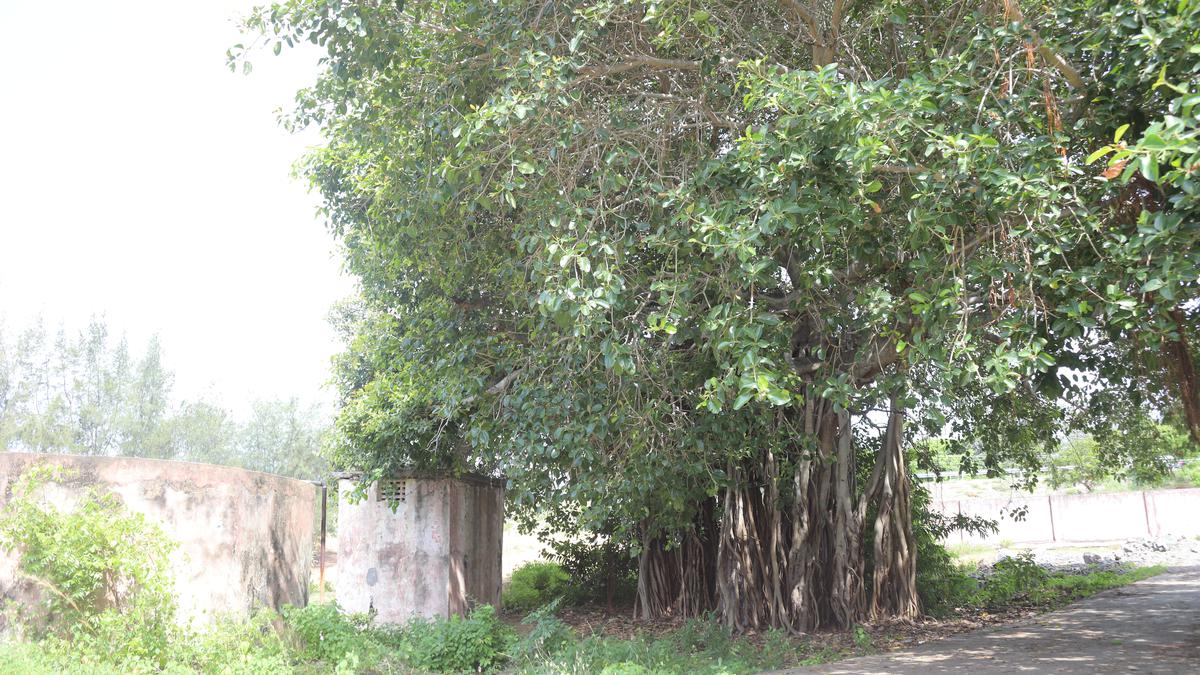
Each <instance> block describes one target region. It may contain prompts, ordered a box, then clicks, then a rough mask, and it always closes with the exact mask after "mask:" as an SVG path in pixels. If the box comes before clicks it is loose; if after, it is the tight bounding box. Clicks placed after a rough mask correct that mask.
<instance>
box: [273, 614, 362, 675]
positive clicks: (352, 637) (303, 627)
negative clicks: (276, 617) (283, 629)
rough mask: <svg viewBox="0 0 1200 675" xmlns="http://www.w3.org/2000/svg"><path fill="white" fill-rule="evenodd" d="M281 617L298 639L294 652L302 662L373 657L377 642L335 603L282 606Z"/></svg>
mask: <svg viewBox="0 0 1200 675" xmlns="http://www.w3.org/2000/svg"><path fill="white" fill-rule="evenodd" d="M283 618H284V621H286V622H287V626H288V628H289V629H290V630H291V631H292V633H293V635H294V636H295V637H296V639H297V641H298V642H299V644H298V654H297V656H298V657H299V658H300V659H302V660H304V661H306V662H319V663H323V664H326V665H337V664H340V663H343V662H345V661H347V660H353V661H356V662H367V663H371V662H374V661H375V660H376V658H377V653H378V651H379V645H378V643H376V642H375V641H374V640H373V639H372V637H371V635H370V634H369V632H367V631H364V630H361V629H360V628H361V626H360V625H356V624H355V623H354V622H353V620H352V617H350V616H347V615H346V614H344V613H342V611H341V610H339V609H338V607H337V605H335V604H323V605H321V604H312V605H308V606H307V607H291V606H288V607H284V608H283Z"/></svg>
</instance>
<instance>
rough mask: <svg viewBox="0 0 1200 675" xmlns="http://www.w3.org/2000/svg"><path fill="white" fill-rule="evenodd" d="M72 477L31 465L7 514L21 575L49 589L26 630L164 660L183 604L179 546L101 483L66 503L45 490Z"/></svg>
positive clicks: (120, 654) (5, 533)
mask: <svg viewBox="0 0 1200 675" xmlns="http://www.w3.org/2000/svg"><path fill="white" fill-rule="evenodd" d="M66 477H67V473H66V472H65V471H64V470H63V469H62V468H61V467H56V466H38V467H34V468H33V469H30V470H29V471H27V472H26V473H25V474H24V475H23V476H22V477H21V479H20V480H19V482H18V484H17V485H16V487H15V489H14V490H13V496H12V499H11V500H10V501H9V503H8V504H7V505H6V507H5V509H4V511H3V513H2V514H0V547H3V548H4V549H5V550H7V551H10V552H15V553H16V554H17V555H18V556H19V562H18V565H17V570H18V573H19V574H20V575H21V576H22V577H23V578H25V579H26V580H27V581H29V582H30V583H32V584H34V585H36V586H37V587H40V589H41V591H42V592H41V596H42V598H43V607H42V608H41V609H42V610H43V611H42V613H41V614H40V615H31V614H30V613H28V612H27V613H26V614H25V615H24V616H23V617H22V619H21V623H22V627H23V629H25V630H26V631H27V632H28V633H29V634H30V635H31V636H32V637H35V638H51V639H52V640H57V641H59V642H61V643H62V644H63V645H64V648H69V649H70V650H71V651H72V652H73V653H75V654H78V655H80V657H81V658H84V659H85V660H86V659H88V658H92V657H94V658H95V659H96V660H104V661H108V662H124V661H129V662H144V663H149V664H162V663H164V662H165V660H166V658H167V652H168V647H169V642H170V639H171V636H172V633H173V631H174V618H175V610H176V604H175V598H174V593H173V587H172V581H171V577H170V575H169V574H168V571H167V563H168V560H167V559H168V556H169V555H170V553H171V551H172V550H173V549H174V547H175V545H174V544H173V543H172V542H171V541H170V540H169V539H168V538H167V537H166V535H164V534H163V532H162V530H161V529H159V528H158V526H156V525H154V524H153V523H150V522H148V521H146V519H145V518H144V517H143V516H142V515H141V514H139V513H132V512H130V511H128V510H126V509H125V507H124V505H123V504H122V503H121V500H120V499H119V498H118V497H117V496H116V495H114V494H111V493H108V492H105V491H103V490H101V489H99V488H92V489H90V490H88V491H86V492H85V493H84V494H83V496H82V497H81V498H80V500H79V501H78V503H77V504H76V505H75V507H74V509H72V510H70V511H62V510H59V509H58V508H56V507H55V506H53V505H52V504H51V503H50V502H49V501H48V500H47V499H46V498H45V496H44V491H45V488H46V487H47V486H48V485H49V484H52V483H57V482H61V481H62V480H64V478H66Z"/></svg>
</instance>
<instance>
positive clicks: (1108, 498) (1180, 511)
mask: <svg viewBox="0 0 1200 675" xmlns="http://www.w3.org/2000/svg"><path fill="white" fill-rule="evenodd" d="M933 506H934V508H935V509H937V510H939V511H941V512H942V513H944V514H946V515H948V516H953V515H955V514H956V513H961V514H963V515H967V516H978V517H983V518H988V519H991V520H995V521H997V525H998V526H999V531H998V532H997V533H996V534H992V535H988V536H986V537H980V536H977V535H973V534H967V533H962V532H954V533H951V535H950V537H949V539H948V540H949V541H950V542H956V541H961V542H979V543H997V542H1000V541H1003V540H1008V541H1012V542H1014V543H1044V542H1072V541H1105V540H1115V539H1129V538H1134V537H1161V536H1164V535H1178V536H1196V535H1200V488H1183V489H1175V490H1146V491H1139V492H1111V493H1101V494H1086V495H1042V496H1028V497H1020V498H1013V499H964V500H946V501H935V502H934V504H933ZM1022 508H1023V509H1024V510H1025V517H1024V519H1022V520H1019V521H1018V520H1014V519H1013V516H1012V514H1013V513H1014V511H1016V510H1018V509H1022Z"/></svg>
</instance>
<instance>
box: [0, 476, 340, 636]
mask: <svg viewBox="0 0 1200 675" xmlns="http://www.w3.org/2000/svg"><path fill="white" fill-rule="evenodd" d="M41 464H49V465H59V466H62V467H63V468H64V469H66V470H67V471H68V473H69V474H70V475H68V476H67V477H66V478H65V480H64V481H63V482H62V483H58V484H53V483H52V484H49V485H48V486H47V487H46V488H45V496H46V498H47V499H48V500H49V502H50V503H51V504H53V505H55V506H57V507H59V508H63V509H70V508H72V507H73V505H74V504H75V503H77V501H78V499H79V497H80V496H81V495H83V494H85V492H86V491H87V490H88V489H89V488H91V487H93V486H95V487H99V488H102V489H105V490H108V491H109V492H112V493H114V494H116V495H118V496H119V497H120V498H121V500H122V502H123V503H124V504H125V506H126V507H127V508H128V509H130V510H131V511H136V512H140V513H142V514H144V515H145V516H146V518H147V519H148V520H150V521H153V522H155V523H157V524H158V525H159V526H160V527H162V529H163V531H164V532H165V533H166V534H167V536H168V537H170V538H171V539H172V540H174V541H175V542H177V543H178V544H179V547H178V548H177V549H176V550H175V552H174V553H173V554H172V556H171V571H172V573H173V575H174V578H175V593H176V595H177V597H178V598H179V616H178V618H179V621H180V622H181V623H186V622H189V621H192V622H194V623H196V624H198V625H202V624H205V623H208V622H210V621H211V620H212V619H213V618H214V617H215V616H218V615H225V614H234V615H243V616H244V615H247V614H249V613H250V612H252V611H253V610H254V609H256V608H258V607H262V606H268V607H274V608H279V607H281V606H283V605H284V604H291V605H297V606H303V605H304V604H306V603H307V601H308V581H309V575H310V570H311V567H310V566H311V560H312V555H313V553H312V546H313V529H314V522H313V520H314V519H313V513H314V508H315V499H316V496H317V491H318V490H319V488H317V487H316V486H315V485H313V484H312V483H309V482H306V481H302V480H295V479H292V478H283V477H281V476H274V475H271V474H266V473H259V472H257V471H247V470H245V469H236V468H232V467H225V466H214V465H211V464H194V463H191V462H176V461H167V460H156V459H136V458H131V457H89V456H75V455H46V454H33V453H0V506H2V505H4V504H7V503H8V500H9V499H11V497H12V490H13V487H14V483H15V482H16V481H17V479H19V478H20V476H21V475H22V474H24V473H25V472H26V471H27V470H28V469H29V468H30V467H32V466H35V465H41ZM16 565H17V558H16V556H15V555H13V554H7V553H5V552H3V551H2V550H0V599H3V600H16V601H17V602H22V603H28V602H32V601H34V600H35V599H36V598H37V595H38V593H39V591H38V590H37V588H36V586H34V585H33V584H32V583H31V582H29V581H26V580H22V579H19V578H18V575H17V574H16Z"/></svg>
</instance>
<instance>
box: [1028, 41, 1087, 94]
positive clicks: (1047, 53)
mask: <svg viewBox="0 0 1200 675" xmlns="http://www.w3.org/2000/svg"><path fill="white" fill-rule="evenodd" d="M1033 40H1034V43H1035V44H1037V50H1038V53H1039V54H1041V55H1042V58H1044V59H1046V60H1047V61H1048V62H1050V65H1052V66H1054V69H1055V70H1057V71H1058V72H1059V73H1060V74H1061V75H1062V76H1063V78H1064V79H1066V81H1067V83H1068V84H1070V85H1071V88H1072V89H1087V82H1085V81H1084V80H1083V76H1081V75H1080V74H1079V71H1078V70H1076V69H1075V66H1072V65H1071V64H1070V63H1067V60H1066V59H1064V58H1063V57H1062V56H1061V55H1060V54H1059V53H1058V52H1056V51H1054V50H1053V49H1051V48H1050V45H1048V44H1046V43H1045V42H1042V41H1041V39H1039V38H1038V37H1037V34H1036V33H1035V34H1034V37H1033Z"/></svg>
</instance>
